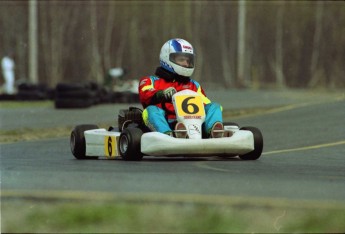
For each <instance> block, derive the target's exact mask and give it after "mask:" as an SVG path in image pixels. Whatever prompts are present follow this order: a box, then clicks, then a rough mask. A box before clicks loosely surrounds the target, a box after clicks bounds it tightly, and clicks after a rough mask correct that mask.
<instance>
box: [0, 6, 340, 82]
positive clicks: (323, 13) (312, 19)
mask: <svg viewBox="0 0 345 234" xmlns="http://www.w3.org/2000/svg"><path fill="white" fill-rule="evenodd" d="M241 4H244V5H242V6H241ZM28 7H29V1H19V0H16V1H0V32H1V33H0V55H1V56H3V55H4V54H5V53H6V52H7V51H9V50H12V51H13V52H14V54H15V61H16V78H17V79H19V78H21V79H24V80H25V79H28V64H29V63H28V47H29V44H28V40H29V38H28V29H29V26H28V25H29V20H28V19H29V18H28V17H29V11H28ZM240 21H241V22H242V24H240V23H239V22H240ZM37 22H38V25H37V28H38V64H39V67H38V69H39V70H38V74H39V75H38V76H39V77H38V80H39V82H43V83H47V84H48V85H50V86H55V85H56V84H57V83H59V82H82V81H96V82H98V83H102V82H103V81H104V77H105V76H106V75H107V72H108V70H109V69H110V68H112V67H122V68H125V69H126V70H127V74H126V79H139V78H141V77H142V76H145V75H150V74H153V72H154V70H155V68H156V67H157V66H158V65H159V51H160V49H161V46H162V45H163V43H164V42H165V41H167V40H168V39H170V38H175V37H179V38H184V39H186V40H188V41H189V42H191V43H192V44H193V45H194V47H195V51H196V56H197V57H196V70H195V73H194V76H193V78H194V79H196V80H198V81H201V82H202V83H208V84H216V85H219V86H223V87H227V88H232V87H254V88H260V87H279V88H284V87H300V88H308V87H311V88H314V87H327V88H339V87H345V66H344V65H345V63H344V61H345V27H344V25H345V3H344V2H343V1H203V0H200V1H198V0H195V1H134V0H133V1H115V0H109V1H106V0H100V1H98V0H97V1H96V0H84V1H75V0H51V1H44V0H42V1H37ZM239 32H242V34H239ZM241 35H242V36H243V37H240V36H241ZM240 48H241V49H240ZM239 54H241V56H239ZM240 60H241V61H242V60H243V64H241V65H239V62H241V61H240ZM241 66H242V67H243V68H240V67H241ZM241 69H243V71H242V72H240V70H241Z"/></svg>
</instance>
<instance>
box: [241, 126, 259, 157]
mask: <svg viewBox="0 0 345 234" xmlns="http://www.w3.org/2000/svg"><path fill="white" fill-rule="evenodd" d="M240 130H247V131H251V132H252V133H253V135H254V150H253V151H251V152H249V153H247V154H243V155H239V157H240V158H241V159H243V160H256V159H258V158H260V156H261V153H262V149H263V146H264V140H263V136H262V134H261V131H260V130H259V129H257V128H255V127H243V128H241V129H240Z"/></svg>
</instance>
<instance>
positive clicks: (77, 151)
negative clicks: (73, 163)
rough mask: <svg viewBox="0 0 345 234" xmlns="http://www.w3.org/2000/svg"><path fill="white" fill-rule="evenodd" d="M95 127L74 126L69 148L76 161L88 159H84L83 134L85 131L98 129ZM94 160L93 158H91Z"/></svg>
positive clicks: (84, 145)
mask: <svg viewBox="0 0 345 234" xmlns="http://www.w3.org/2000/svg"><path fill="white" fill-rule="evenodd" d="M98 128H99V127H98V126H97V125H93V124H83V125H78V126H76V127H75V128H74V129H73V131H72V132H71V137H70V146H71V151H72V154H73V155H74V157H75V158H77V159H86V158H90V157H86V156H85V153H86V143H85V136H84V132H85V131H87V130H92V129H98ZM93 158H94V157H93Z"/></svg>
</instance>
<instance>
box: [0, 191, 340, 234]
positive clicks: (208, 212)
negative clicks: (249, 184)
mask: <svg viewBox="0 0 345 234" xmlns="http://www.w3.org/2000/svg"><path fill="white" fill-rule="evenodd" d="M37 194H38V193H36V194H31V196H22V197H20V196H19V197H15V196H6V194H5V197H2V199H1V200H2V231H4V232H29V233H31V232H36V233H37V232H45V233H50V232H54V233H56V232H68V233H75V232H78V233H101V232H103V233H104V232H107V233H130V232H135V233H153V232H155V233H233V232H236V233H252V232H260V233H263V232H264V233H267V232H274V233H280V232H282V233H286V232H288V233H292V232H298V233H306V232H318V233H336V232H343V231H344V230H345V223H344V222H343V220H344V219H345V210H344V205H340V206H336V205H334V204H333V205H326V204H325V202H320V204H318V203H315V202H314V203H310V202H307V201H306V202H305V204H304V203H303V202H302V203H301V201H297V202H296V201H291V200H290V201H284V200H279V201H277V200H275V199H272V201H269V200H264V201H263V200H260V199H250V198H236V197H234V198H232V197H227V198H225V197H222V196H219V197H218V196H210V197H207V196H205V197H203V196H197V195H196V197H195V199H193V196H192V195H190V196H189V197H188V196H184V195H180V197H179V195H176V197H174V196H173V195H170V197H167V198H164V197H162V196H161V195H157V196H155V195H153V194H151V195H149V196H146V195H145V194H144V195H143V196H139V195H137V196H131V195H127V196H126V194H124V195H123V196H111V195H109V194H108V195H107V194H103V196H102V194H98V195H100V197H99V199H93V198H94V196H95V195H97V193H96V194H95V193H92V192H90V193H89V194H88V193H86V192H85V193H82V195H80V194H79V195H78V194H76V195H75V196H71V194H70V195H68V194H66V193H62V194H61V195H62V197H61V198H59V195H56V196H55V197H54V196H53V195H52V194H50V196H49V194H46V195H44V193H42V195H41V196H39V195H37ZM7 195H8V194H7ZM63 195H64V196H63ZM181 196H183V197H181ZM68 197H70V199H68ZM217 197H218V198H219V200H215V199H217ZM78 198H79V199H78ZM19 210H20V212H17V211H19ZM18 223H20V225H18Z"/></svg>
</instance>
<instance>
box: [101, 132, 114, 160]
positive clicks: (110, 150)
mask: <svg viewBox="0 0 345 234" xmlns="http://www.w3.org/2000/svg"><path fill="white" fill-rule="evenodd" d="M116 150H117V147H116V138H115V137H114V136H106V137H104V153H105V156H106V157H107V158H109V157H110V158H114V157H115V156H116V155H117V152H116Z"/></svg>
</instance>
